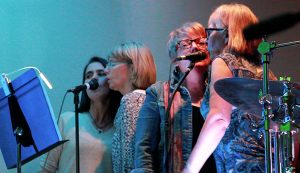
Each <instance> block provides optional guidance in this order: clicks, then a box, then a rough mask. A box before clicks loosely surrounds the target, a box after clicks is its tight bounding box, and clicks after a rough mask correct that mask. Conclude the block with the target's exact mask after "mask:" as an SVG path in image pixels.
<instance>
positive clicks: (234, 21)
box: [208, 3, 261, 55]
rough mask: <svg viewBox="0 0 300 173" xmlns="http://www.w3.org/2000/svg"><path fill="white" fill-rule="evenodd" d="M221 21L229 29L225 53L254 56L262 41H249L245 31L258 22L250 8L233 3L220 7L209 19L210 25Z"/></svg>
mask: <svg viewBox="0 0 300 173" xmlns="http://www.w3.org/2000/svg"><path fill="white" fill-rule="evenodd" d="M217 20H219V21H221V22H222V23H223V25H225V27H227V29H228V45H227V47H226V48H225V51H228V52H230V53H233V52H235V53H240V54H247V55H254V53H255V52H257V51H256V49H257V47H258V44H259V43H260V41H261V39H256V40H251V41H247V40H246V39H245V37H244V35H243V29H244V28H245V27H247V26H248V25H250V24H255V23H257V22H258V18H257V17H256V16H255V14H254V13H253V12H252V11H251V9H250V8H248V7H247V6H245V5H243V4H238V3H232V4H224V5H221V6H219V7H218V8H217V9H216V10H215V11H214V12H213V13H212V14H211V16H210V17H209V21H208V23H209V24H210V23H212V22H213V21H217Z"/></svg>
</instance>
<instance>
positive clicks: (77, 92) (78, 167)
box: [72, 90, 80, 173]
mask: <svg viewBox="0 0 300 173" xmlns="http://www.w3.org/2000/svg"><path fill="white" fill-rule="evenodd" d="M72 92H73V94H74V106H75V150H76V173H80V158H79V117H78V105H79V92H80V90H72Z"/></svg>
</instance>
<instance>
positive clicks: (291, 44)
mask: <svg viewBox="0 0 300 173" xmlns="http://www.w3.org/2000/svg"><path fill="white" fill-rule="evenodd" d="M296 45H300V40H298V41H291V42H287V43H281V44H276V45H275V47H273V48H271V50H272V49H277V48H281V47H288V46H296Z"/></svg>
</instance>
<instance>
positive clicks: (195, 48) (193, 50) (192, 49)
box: [191, 41, 200, 52]
mask: <svg viewBox="0 0 300 173" xmlns="http://www.w3.org/2000/svg"><path fill="white" fill-rule="evenodd" d="M199 50H200V46H199V45H197V44H196V43H195V42H194V41H193V42H192V46H191V51H192V52H195V51H199Z"/></svg>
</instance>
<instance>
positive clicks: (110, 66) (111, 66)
mask: <svg viewBox="0 0 300 173" xmlns="http://www.w3.org/2000/svg"><path fill="white" fill-rule="evenodd" d="M120 64H132V62H131V61H123V62H121V61H116V62H112V61H108V63H107V65H106V68H114V67H115V66H117V65H120Z"/></svg>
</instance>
